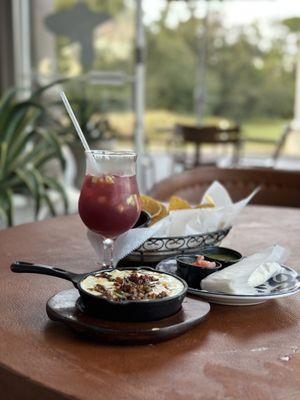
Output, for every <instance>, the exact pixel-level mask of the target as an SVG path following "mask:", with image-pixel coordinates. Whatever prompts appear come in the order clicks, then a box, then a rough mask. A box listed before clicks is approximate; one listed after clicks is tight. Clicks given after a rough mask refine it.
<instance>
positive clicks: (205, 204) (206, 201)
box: [196, 194, 216, 208]
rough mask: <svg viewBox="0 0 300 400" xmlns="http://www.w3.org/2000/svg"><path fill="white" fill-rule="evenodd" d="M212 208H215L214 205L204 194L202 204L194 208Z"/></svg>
mask: <svg viewBox="0 0 300 400" xmlns="http://www.w3.org/2000/svg"><path fill="white" fill-rule="evenodd" d="M214 207H216V203H215V202H214V199H213V198H212V197H211V196H210V195H209V194H206V195H205V196H204V197H203V203H201V204H197V205H196V208H214Z"/></svg>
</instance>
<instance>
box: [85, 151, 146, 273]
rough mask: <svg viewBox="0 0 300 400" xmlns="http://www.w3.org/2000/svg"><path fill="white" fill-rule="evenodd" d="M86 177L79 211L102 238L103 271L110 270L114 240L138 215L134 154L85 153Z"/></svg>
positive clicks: (114, 152) (120, 152) (112, 152)
mask: <svg viewBox="0 0 300 400" xmlns="http://www.w3.org/2000/svg"><path fill="white" fill-rule="evenodd" d="M85 154H86V175H85V178H84V181H83V184H82V188H81V192H80V197H79V202H78V211H79V215H80V217H81V219H82V221H83V223H84V224H85V225H86V226H87V227H88V228H89V229H90V230H91V231H93V232H96V233H98V234H100V235H101V236H102V237H103V248H104V264H103V267H105V268H113V246H114V240H115V238H116V237H117V236H119V235H121V234H122V233H124V232H126V231H128V230H129V229H131V228H132V227H133V226H134V224H135V223H136V221H137V220H138V218H139V215H140V212H141V205H140V197H139V191H138V186H137V181H136V158H137V156H136V154H135V153H133V152H128V151H104V150H90V151H86V152H85Z"/></svg>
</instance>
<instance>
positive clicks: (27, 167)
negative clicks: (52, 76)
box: [0, 85, 67, 225]
mask: <svg viewBox="0 0 300 400" xmlns="http://www.w3.org/2000/svg"><path fill="white" fill-rule="evenodd" d="M49 86H50V85H47V86H46V87H43V88H41V89H39V90H37V91H35V92H34V93H33V94H32V95H31V96H30V98H28V99H27V100H24V101H19V100H18V99H17V94H18V90H17V89H13V90H10V91H9V92H8V93H7V94H5V95H4V96H3V97H2V99H1V100H0V219H1V220H2V221H4V224H5V225H13V222H14V207H13V203H14V202H13V197H14V195H15V194H21V195H25V196H27V197H28V198H29V199H32V201H33V203H34V214H35V216H36V217H37V216H38V213H39V210H40V208H41V206H42V205H46V206H47V207H48V208H49V210H50V212H51V214H52V215H55V206H54V204H53V201H52V200H51V197H50V196H49V192H48V189H54V190H55V191H56V192H58V193H59V194H60V196H61V198H62V199H63V202H64V207H65V210H67V198H66V195H65V191H64V189H63V187H62V185H61V184H60V183H59V182H58V180H57V179H55V178H53V177H51V176H50V175H48V174H47V168H46V167H47V163H48V162H49V161H51V160H53V159H57V160H59V162H60V165H61V167H62V168H64V163H65V161H64V158H63V155H62V151H61V144H62V141H61V139H60V138H59V137H58V136H57V135H56V134H55V133H54V132H53V131H50V130H46V129H44V128H43V127H42V126H41V124H40V122H41V119H42V118H43V116H44V115H45V113H46V108H45V107H44V106H43V105H42V104H41V103H40V102H39V96H40V94H41V93H42V91H44V90H46V89H47V88H48V87H49ZM43 169H44V170H43ZM42 171H43V172H42Z"/></svg>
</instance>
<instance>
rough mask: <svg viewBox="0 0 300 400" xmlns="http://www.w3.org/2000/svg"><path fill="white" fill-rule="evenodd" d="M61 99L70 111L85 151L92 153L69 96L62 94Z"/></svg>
mask: <svg viewBox="0 0 300 400" xmlns="http://www.w3.org/2000/svg"><path fill="white" fill-rule="evenodd" d="M60 97H61V99H62V101H63V103H64V105H65V107H66V110H67V111H68V114H69V116H70V118H71V121H72V122H73V125H74V128H75V129H76V132H77V133H78V136H79V138H80V140H81V143H82V145H83V147H84V149H85V150H86V151H91V149H90V147H89V145H88V142H87V141H86V139H85V137H84V134H83V132H82V130H81V128H80V125H79V123H78V121H77V118H76V117H75V114H74V112H73V110H72V107H71V104H70V103H69V100H68V99H67V96H66V95H65V93H64V92H60Z"/></svg>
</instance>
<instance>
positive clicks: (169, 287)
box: [80, 269, 184, 297]
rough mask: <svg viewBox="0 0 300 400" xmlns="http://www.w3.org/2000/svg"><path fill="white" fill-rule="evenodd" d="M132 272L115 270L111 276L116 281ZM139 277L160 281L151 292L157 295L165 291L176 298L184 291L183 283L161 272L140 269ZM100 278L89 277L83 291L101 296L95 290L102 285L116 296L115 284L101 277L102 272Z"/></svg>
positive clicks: (82, 283) (82, 284) (84, 283)
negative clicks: (151, 277)
mask: <svg viewBox="0 0 300 400" xmlns="http://www.w3.org/2000/svg"><path fill="white" fill-rule="evenodd" d="M132 272H135V271H134V270H119V269H115V270H113V271H111V272H109V274H110V275H111V276H112V277H113V278H114V279H115V278H117V277H120V278H125V277H126V276H129V275H130V274H131V273H132ZM136 272H137V274H138V275H150V276H153V277H155V278H156V279H158V281H157V282H155V285H154V287H153V288H152V290H151V292H152V293H155V294H159V293H161V292H162V291H165V292H166V293H167V295H168V297H170V296H174V295H176V294H179V293H180V292H181V291H182V290H183V287H184V286H183V284H182V282H181V281H180V280H179V279H177V278H175V277H174V276H171V275H167V274H164V273H159V272H154V271H148V270H143V269H140V270H138V271H136ZM99 275H100V276H97V275H89V276H87V277H86V278H85V279H84V280H83V281H82V282H81V283H80V285H81V287H82V289H83V290H85V291H86V292H88V293H91V294H93V295H95V296H97V295H98V296H101V294H100V293H97V291H94V290H93V288H94V287H95V286H96V285H97V284H100V285H102V286H103V287H104V288H105V289H106V290H108V291H109V292H111V294H112V295H114V282H110V281H109V280H107V279H106V278H103V277H101V272H100V273H99Z"/></svg>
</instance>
